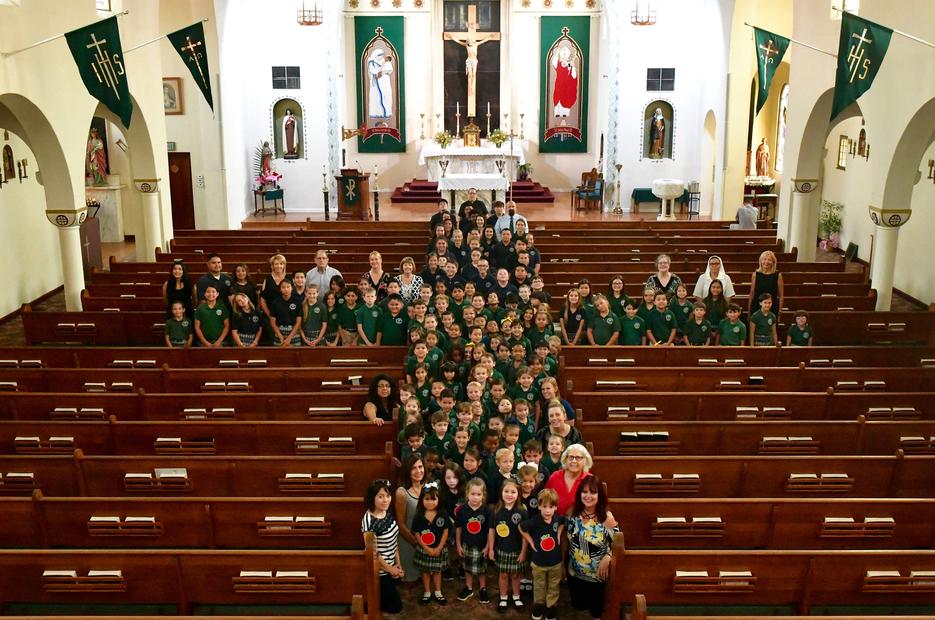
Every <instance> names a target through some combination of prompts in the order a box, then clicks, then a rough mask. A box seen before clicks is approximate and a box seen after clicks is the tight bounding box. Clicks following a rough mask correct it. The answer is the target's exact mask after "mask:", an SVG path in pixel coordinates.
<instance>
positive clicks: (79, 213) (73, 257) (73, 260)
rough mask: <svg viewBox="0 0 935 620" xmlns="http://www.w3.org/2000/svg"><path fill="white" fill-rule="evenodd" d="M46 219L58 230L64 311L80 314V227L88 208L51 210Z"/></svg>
mask: <svg viewBox="0 0 935 620" xmlns="http://www.w3.org/2000/svg"><path fill="white" fill-rule="evenodd" d="M45 216H46V218H47V219H48V220H49V221H50V222H52V224H54V225H55V227H56V228H58V239H59V245H60V246H61V253H62V273H63V274H64V278H65V309H66V310H68V311H69V312H80V311H81V309H82V307H81V291H82V290H84V256H83V254H82V253H81V231H80V228H79V227H80V226H81V224H82V223H83V222H84V220H85V219H86V218H87V217H88V208H87V207H81V208H80V209H77V210H75V211H65V210H51V211H46V212H45Z"/></svg>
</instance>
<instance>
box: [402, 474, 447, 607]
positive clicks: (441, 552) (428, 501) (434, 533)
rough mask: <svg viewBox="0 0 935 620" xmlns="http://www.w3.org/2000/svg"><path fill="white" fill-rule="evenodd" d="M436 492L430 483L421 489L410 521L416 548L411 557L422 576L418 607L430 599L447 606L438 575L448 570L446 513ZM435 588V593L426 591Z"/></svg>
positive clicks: (437, 491)
mask: <svg viewBox="0 0 935 620" xmlns="http://www.w3.org/2000/svg"><path fill="white" fill-rule="evenodd" d="M439 496H440V490H439V488H438V482H437V481H433V482H429V483H427V484H426V485H425V486H423V487H422V493H421V494H420V495H419V505H418V507H417V508H416V515H415V517H413V519H412V528H411V529H412V533H413V535H414V536H415V538H416V542H417V543H418V547H416V553H415V558H414V561H415V565H416V566H417V567H418V569H419V572H420V573H421V574H422V598H421V599H420V600H419V603H420V604H422V605H428V604H429V602H431V600H432V598H434V599H435V602H436V603H438V604H439V605H447V604H448V601H447V600H445V596H444V595H443V594H442V571H443V570H445V569H446V568H448V548H447V547H446V543H447V542H448V513H447V512H446V511H445V508H444V507H443V506H439V504H440V503H441V500H440V497H439ZM430 585H434V586H435V591H434V592H432V591H431V590H430V589H429V586H430Z"/></svg>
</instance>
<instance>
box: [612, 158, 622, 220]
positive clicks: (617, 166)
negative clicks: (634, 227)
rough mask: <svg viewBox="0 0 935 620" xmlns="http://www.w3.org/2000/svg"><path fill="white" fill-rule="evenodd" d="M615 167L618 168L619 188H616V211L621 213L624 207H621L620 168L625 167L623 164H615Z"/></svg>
mask: <svg viewBox="0 0 935 620" xmlns="http://www.w3.org/2000/svg"><path fill="white" fill-rule="evenodd" d="M614 168H616V169H617V188H616V189H615V190H614V202H615V203H616V205H615V206H614V213H615V214H616V215H621V214H622V213H623V209H622V208H621V207H620V169H621V168H623V164H614Z"/></svg>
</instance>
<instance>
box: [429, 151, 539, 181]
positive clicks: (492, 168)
mask: <svg viewBox="0 0 935 620" xmlns="http://www.w3.org/2000/svg"><path fill="white" fill-rule="evenodd" d="M439 159H447V160H448V172H447V174H448V175H451V174H472V175H475V176H480V175H487V174H499V171H498V170H497V164H496V161H497V160H498V159H504V160H506V164H505V165H506V172H507V175H508V176H513V177H515V175H516V168H517V167H518V166H519V165H520V164H524V163H526V155H525V153H524V152H523V147H522V141H520V140H514V141H513V147H512V150H511V149H510V142H509V141H507V142H504V143H503V145H502V146H500V148H497V147H496V146H494V145H493V144H490V143H487V144H486V145H484V146H470V147H465V146H455V145H454V144H451V145H449V146H448V148H444V149H443V148H442V147H440V146H439V145H438V143H437V142H434V141H432V142H426V143H425V145H424V146H423V147H422V150H421V151H420V152H419V165H420V166H426V167H427V168H428V178H429V180H430V181H439V180H440V179H441V168H440V166H439V165H438V160H439ZM491 189H493V188H491Z"/></svg>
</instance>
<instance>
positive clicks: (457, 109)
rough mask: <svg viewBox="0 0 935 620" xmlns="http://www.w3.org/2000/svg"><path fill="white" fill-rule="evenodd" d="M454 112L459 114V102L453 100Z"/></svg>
mask: <svg viewBox="0 0 935 620" xmlns="http://www.w3.org/2000/svg"><path fill="white" fill-rule="evenodd" d="M455 113H456V114H461V102H460V101H455Z"/></svg>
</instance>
